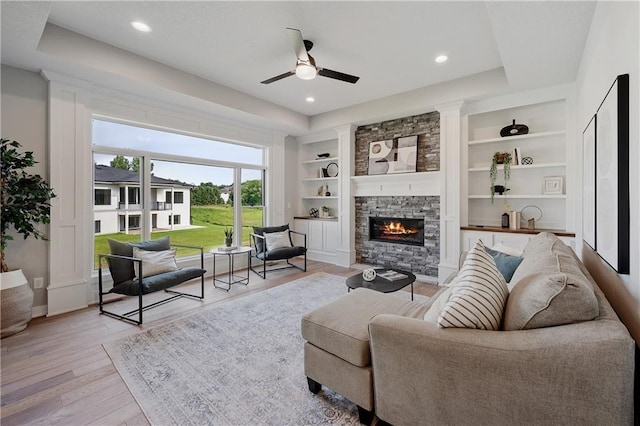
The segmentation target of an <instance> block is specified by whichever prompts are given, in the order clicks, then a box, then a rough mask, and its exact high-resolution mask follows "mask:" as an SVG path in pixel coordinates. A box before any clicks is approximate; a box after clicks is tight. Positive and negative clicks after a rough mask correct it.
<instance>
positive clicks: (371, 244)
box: [355, 196, 440, 277]
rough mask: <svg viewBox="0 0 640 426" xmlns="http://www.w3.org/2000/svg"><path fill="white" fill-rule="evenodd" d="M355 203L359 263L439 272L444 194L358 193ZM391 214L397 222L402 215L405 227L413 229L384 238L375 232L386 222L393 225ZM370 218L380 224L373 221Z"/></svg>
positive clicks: (428, 272)
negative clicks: (416, 228)
mask: <svg viewBox="0 0 640 426" xmlns="http://www.w3.org/2000/svg"><path fill="white" fill-rule="evenodd" d="M355 207H356V209H355V210H356V211H355V213H356V220H355V222H356V230H355V249H356V261H357V262H358V263H366V264H370V265H377V266H382V267H388V266H395V267H398V268H400V269H406V270H409V271H412V272H413V273H416V274H420V275H426V276H431V277H437V276H438V263H439V261H440V197H436V196H383V197H355ZM390 218H394V221H395V222H394V223H397V220H398V219H402V221H404V225H403V226H404V228H405V231H406V229H407V228H409V229H411V230H410V231H409V233H403V234H399V231H397V232H395V234H393V233H392V234H389V233H387V235H386V236H383V238H382V240H381V238H379V236H377V235H375V234H376V233H378V234H379V233H380V231H382V230H384V228H385V226H387V227H389V225H390V223H389V222H390V221H389V219H390ZM370 220H371V222H372V223H375V224H376V225H371V223H370ZM420 223H422V230H421V231H419V232H417V233H414V231H413V229H415V227H416V226H418V224H420ZM385 224H386V225H385ZM394 227H395V226H394ZM372 228H373V229H372ZM372 231H373V232H372ZM408 240H411V242H408Z"/></svg>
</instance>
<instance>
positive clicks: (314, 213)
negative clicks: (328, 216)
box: [309, 207, 320, 217]
mask: <svg viewBox="0 0 640 426" xmlns="http://www.w3.org/2000/svg"><path fill="white" fill-rule="evenodd" d="M319 215H320V212H318V209H316V208H315V207H312V208H311V210H309V216H311V217H318V216H319Z"/></svg>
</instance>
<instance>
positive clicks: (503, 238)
mask: <svg viewBox="0 0 640 426" xmlns="http://www.w3.org/2000/svg"><path fill="white" fill-rule="evenodd" d="M530 239H531V235H527V234H509V233H506V232H497V233H495V234H494V235H493V245H494V246H495V245H498V244H504V245H505V246H507V247H512V248H514V249H517V250H524V248H525V247H526V246H527V243H528V242H529V240H530Z"/></svg>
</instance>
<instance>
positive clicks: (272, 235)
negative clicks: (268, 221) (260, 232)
mask: <svg viewBox="0 0 640 426" xmlns="http://www.w3.org/2000/svg"><path fill="white" fill-rule="evenodd" d="M264 241H265V244H266V245H267V251H269V250H273V249H277V248H282V247H291V240H290V239H289V231H281V232H265V233H264Z"/></svg>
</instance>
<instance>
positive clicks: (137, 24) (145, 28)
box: [131, 21, 151, 33]
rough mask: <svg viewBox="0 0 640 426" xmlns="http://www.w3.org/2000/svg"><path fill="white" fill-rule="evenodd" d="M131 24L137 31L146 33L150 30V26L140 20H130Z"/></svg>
mask: <svg viewBox="0 0 640 426" xmlns="http://www.w3.org/2000/svg"><path fill="white" fill-rule="evenodd" d="M131 26H132V27H133V28H135V29H136V30H138V31H142V32H143V33H148V32H150V31H151V27H150V26H148V25H147V24H145V23H144V22H142V21H131Z"/></svg>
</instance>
